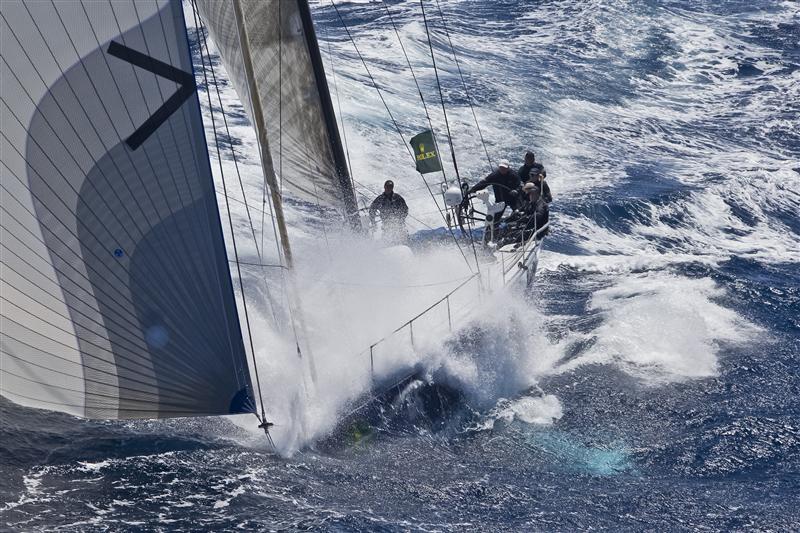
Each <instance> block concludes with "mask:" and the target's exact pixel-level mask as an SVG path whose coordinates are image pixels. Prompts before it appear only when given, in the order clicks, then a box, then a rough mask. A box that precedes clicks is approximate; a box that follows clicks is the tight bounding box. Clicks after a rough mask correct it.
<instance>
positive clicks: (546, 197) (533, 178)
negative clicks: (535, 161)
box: [520, 171, 553, 206]
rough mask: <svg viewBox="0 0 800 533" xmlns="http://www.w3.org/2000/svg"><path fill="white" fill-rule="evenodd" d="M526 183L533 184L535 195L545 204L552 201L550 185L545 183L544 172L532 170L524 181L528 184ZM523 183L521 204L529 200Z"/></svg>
mask: <svg viewBox="0 0 800 533" xmlns="http://www.w3.org/2000/svg"><path fill="white" fill-rule="evenodd" d="M528 183H531V184H533V186H534V187H535V188H536V191H537V197H541V199H542V200H543V201H544V202H545V203H546V204H549V203H550V202H552V201H553V195H552V193H551V192H550V186H549V185H548V184H547V181H546V180H545V176H544V174H542V173H539V174H534V173H533V171H531V175H530V179H529V180H528V181H527V182H526V183H525V185H528ZM525 185H523V187H522V189H523V194H522V201H521V203H520V204H521V205H522V206H524V205H525V204H527V203H528V201H529V193H528V192H526V191H525Z"/></svg>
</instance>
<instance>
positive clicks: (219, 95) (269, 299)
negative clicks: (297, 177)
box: [192, 0, 277, 321]
mask: <svg viewBox="0 0 800 533" xmlns="http://www.w3.org/2000/svg"><path fill="white" fill-rule="evenodd" d="M192 7H193V9H195V5H194V0H193V1H192ZM200 24H201V27H200V29H201V30H203V28H202V21H200ZM200 35H201V36H202V39H203V40H202V42H200V41H198V43H197V45H198V47H200V48H201V53H202V48H203V47H205V50H206V56H207V57H208V66H209V67H211V81H212V82H213V83H214V89H215V90H216V93H217V101H218V102H219V109H220V115H222V121H223V124H224V125H225V134H226V135H227V138H228V139H231V138H232V137H231V130H230V128H229V127H228V118H227V117H226V116H225V106H224V105H223V103H222V93H220V90H219V84H218V83H217V74H216V72H215V70H214V65H213V63H212V62H211V50H210V49H209V48H208V41H207V40H206V34H205V31H200ZM203 68H204V69H205V65H204V67H203ZM206 91H209V93H210V88H209V87H208V85H206ZM210 111H211V112H212V113H213V109H210ZM228 144H229V145H230V149H231V156H232V157H233V166H234V168H235V169H236V177H237V179H238V181H239V189H240V190H241V191H242V200H243V202H242V203H243V204H244V210H245V212H246V213H247V222H248V224H249V226H250V232H251V234H252V235H253V245H254V246H255V247H256V255H257V256H258V261H259V263H263V262H264V256H263V249H264V248H263V246H264V245H263V242H262V244H261V246H262V247H261V248H259V247H258V240H257V239H256V230H255V227H254V226H253V219H252V217H251V216H250V205H249V204H248V203H247V194H246V193H245V191H244V182H243V181H242V174H241V172H239V162H238V159H237V157H236V150H235V149H234V147H233V143H231V142H229V143H228ZM221 164H222V161H220V165H221ZM226 205H227V200H226ZM261 218H262V219H263V218H264V212H263V211H262V213H261ZM263 237H264V233H263V231H262V233H261V238H262V240H263ZM264 288H265V289H266V291H267V302H269V308H270V312H271V314H272V319H273V320H275V321H277V315H276V314H275V306H274V305H273V303H272V294H271V292H270V290H269V284H268V283H267V278H266V276H264Z"/></svg>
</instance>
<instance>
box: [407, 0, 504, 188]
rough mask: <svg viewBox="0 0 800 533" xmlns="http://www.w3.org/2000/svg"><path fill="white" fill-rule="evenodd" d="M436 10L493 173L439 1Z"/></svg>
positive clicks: (487, 150)
mask: <svg viewBox="0 0 800 533" xmlns="http://www.w3.org/2000/svg"><path fill="white" fill-rule="evenodd" d="M420 1H421V0H420ZM436 9H438V10H439V17H440V18H441V19H442V28H443V29H444V34H445V35H446V36H447V42H448V43H449V44H450V50H451V51H452V52H453V61H454V62H455V64H456V69H458V77H459V78H461V85H462V86H463V87H464V94H465V95H466V96H467V104H468V105H469V109H470V111H472V118H473V119H474V120H475V127H476V128H477V129H478V137H480V140H481V145H482V146H483V152H484V153H485V154H486V161H488V163H489V172H491V171H492V170H494V165H493V164H492V158H491V157H489V149H488V148H487V147H486V141H484V139H483V132H482V131H481V125H480V124H479V123H478V115H477V114H475V107H474V106H473V105H472V96H470V94H469V88H467V82H466V81H464V74H463V73H462V72H461V64H460V62H459V61H458V55H457V54H456V48H455V46H453V41H452V39H450V31H449V30H448V29H447V21H446V20H445V18H444V12H443V11H442V6H441V5H440V4H439V0H436Z"/></svg>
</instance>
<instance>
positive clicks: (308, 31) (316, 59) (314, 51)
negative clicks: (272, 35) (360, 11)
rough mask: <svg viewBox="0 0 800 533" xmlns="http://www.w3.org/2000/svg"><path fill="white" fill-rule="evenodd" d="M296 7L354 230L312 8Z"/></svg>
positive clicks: (354, 208)
mask: <svg viewBox="0 0 800 533" xmlns="http://www.w3.org/2000/svg"><path fill="white" fill-rule="evenodd" d="M297 7H298V10H299V12H300V19H301V21H302V23H303V34H304V35H305V38H306V45H307V46H308V54H309V56H310V58H311V66H312V68H313V69H314V78H315V80H316V83H317V92H318V93H319V98H320V104H321V107H322V114H323V116H324V118H325V127H326V128H327V130H328V138H329V139H330V141H331V142H330V144H331V151H332V152H333V160H334V164H335V165H336V175H337V177H338V178H339V186H340V187H341V191H342V198H343V200H344V204H345V208H346V209H347V213H346V216H347V220H348V222H349V223H350V226H351V227H352V228H353V229H355V230H360V229H361V219H360V218H359V217H358V204H357V202H356V195H355V191H354V190H353V181H352V179H351V177H350V173H349V171H348V168H347V159H346V158H345V155H344V148H343V147H342V139H341V136H340V135H339V127H338V125H337V123H336V114H335V113H334V111H333V101H332V100H331V93H330V89H329V88H328V79H327V78H326V76H325V67H324V66H323V64H322V54H321V53H320V50H319V42H318V41H317V34H316V32H315V31H314V20H313V19H312V18H311V9H310V8H309V7H308V0H297Z"/></svg>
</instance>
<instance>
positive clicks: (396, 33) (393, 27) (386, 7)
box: [381, 0, 447, 207]
mask: <svg viewBox="0 0 800 533" xmlns="http://www.w3.org/2000/svg"><path fill="white" fill-rule="evenodd" d="M381 3H382V4H383V7H384V9H386V14H387V15H388V16H389V22H390V23H391V24H392V29H394V34H395V35H396V36H397V42H398V43H399V44H400V49H401V50H402V51H403V57H405V59H406V65H408V70H409V71H410V72H411V77H412V78H413V79H414V85H415V86H416V87H417V94H419V99H420V102H422V109H424V110H425V118H427V119H428V127H430V129H431V136H432V137H433V144H434V146H435V148H436V153H437V154H439V153H441V152H439V143H438V141H437V140H436V133H435V131H434V129H433V122H432V121H431V115H430V113H429V112H428V104H426V103H425V97H424V96H423V95H422V89H421V88H420V86H419V80H417V75H416V73H414V67H413V66H411V60H410V59H409V58H408V53H407V52H406V47H405V45H403V39H401V38H400V32H399V31H398V29H397V24H395V22H394V17H393V16H392V12H391V11H390V10H389V4H387V3H386V1H385V0H381ZM442 177H443V178H444V181H445V182H447V174H445V171H444V167H442ZM425 185H427V183H426V184H425ZM437 207H438V204H437Z"/></svg>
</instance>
